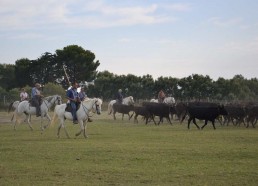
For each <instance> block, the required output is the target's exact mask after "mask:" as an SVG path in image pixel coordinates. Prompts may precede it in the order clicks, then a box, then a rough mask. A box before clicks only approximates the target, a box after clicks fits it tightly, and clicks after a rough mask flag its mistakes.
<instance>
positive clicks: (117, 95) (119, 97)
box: [116, 89, 123, 104]
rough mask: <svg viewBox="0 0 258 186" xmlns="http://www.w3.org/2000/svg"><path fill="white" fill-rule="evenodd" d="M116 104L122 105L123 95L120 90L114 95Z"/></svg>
mask: <svg viewBox="0 0 258 186" xmlns="http://www.w3.org/2000/svg"><path fill="white" fill-rule="evenodd" d="M116 102H117V103H120V104H122V103H123V94H122V89H119V90H118V92H117V94H116Z"/></svg>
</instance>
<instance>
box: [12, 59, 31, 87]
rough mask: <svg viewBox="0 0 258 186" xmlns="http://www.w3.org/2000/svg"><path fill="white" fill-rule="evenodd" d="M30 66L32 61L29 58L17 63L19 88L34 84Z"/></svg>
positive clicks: (16, 75) (16, 70) (16, 73)
mask: <svg viewBox="0 0 258 186" xmlns="http://www.w3.org/2000/svg"><path fill="white" fill-rule="evenodd" d="M30 64H31V61H30V60H29V59H28V58H22V59H19V60H17V61H16V62H15V78H16V83H17V86H18V87H24V86H26V85H32V84H33V81H32V79H31V77H30Z"/></svg>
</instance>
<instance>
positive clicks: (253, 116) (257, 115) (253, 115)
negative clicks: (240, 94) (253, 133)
mask: <svg viewBox="0 0 258 186" xmlns="http://www.w3.org/2000/svg"><path fill="white" fill-rule="evenodd" d="M257 119H258V105H252V106H249V107H248V111H247V119H246V120H247V125H246V128H248V127H249V122H251V124H252V126H253V128H255V125H256V122H257Z"/></svg>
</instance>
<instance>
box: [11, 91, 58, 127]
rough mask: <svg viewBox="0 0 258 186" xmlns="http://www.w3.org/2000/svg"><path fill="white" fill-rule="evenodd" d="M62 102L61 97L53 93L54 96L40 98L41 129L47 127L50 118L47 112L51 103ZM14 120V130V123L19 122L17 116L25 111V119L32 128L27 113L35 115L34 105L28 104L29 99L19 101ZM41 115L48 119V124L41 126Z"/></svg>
mask: <svg viewBox="0 0 258 186" xmlns="http://www.w3.org/2000/svg"><path fill="white" fill-rule="evenodd" d="M61 103H62V98H61V96H59V95H54V96H48V97H45V98H43V99H42V104H41V105H40V109H41V121H40V124H41V130H42V131H43V130H44V129H45V128H46V127H48V125H49V124H50V121H51V118H50V116H49V114H48V110H49V109H50V108H51V107H52V106H53V104H55V105H59V104H61ZM15 113H16V116H17V117H16V121H15V124H14V130H16V124H17V123H20V120H19V117H20V116H21V115H22V114H23V113H25V114H26V121H27V123H28V124H29V127H30V129H31V130H33V128H32V126H31V123H30V119H29V115H36V107H33V106H31V105H30V103H29V101H22V102H20V103H19V105H18V107H17V109H16V112H15ZM43 117H47V119H48V124H47V125H46V126H44V127H43V125H42V123H43V121H42V120H43Z"/></svg>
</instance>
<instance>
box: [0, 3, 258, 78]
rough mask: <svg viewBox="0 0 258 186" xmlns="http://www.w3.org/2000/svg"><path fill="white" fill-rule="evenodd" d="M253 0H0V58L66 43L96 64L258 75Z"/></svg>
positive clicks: (33, 55)
mask: <svg viewBox="0 0 258 186" xmlns="http://www.w3.org/2000/svg"><path fill="white" fill-rule="evenodd" d="M257 10H258V0H177V1H174V0H94V1H93V0H59V1H58V0H19V1H17V0H0V63H1V64H3V63H7V64H14V63H15V61H16V60H17V59H21V58H29V59H37V58H38V57H40V56H41V55H42V54H43V53H45V52H51V53H55V50H56V49H62V48H63V47H65V46H67V45H73V44H75V45H79V46H81V47H83V48H84V49H85V50H90V51H92V52H93V53H95V55H96V60H99V61H100V66H99V67H98V69H97V70H98V71H104V70H108V71H109V72H112V73H114V74H118V75H121V74H125V75H127V74H128V73H130V74H134V75H137V76H142V75H146V74H150V75H152V76H153V78H157V77H160V76H163V77H168V76H171V77H177V78H183V77H188V76H189V75H192V74H202V75H209V76H210V77H211V78H212V79H214V80H217V78H218V77H224V78H226V79H230V78H233V77H234V75H236V74H241V75H243V76H244V77H245V78H248V79H249V78H254V77H256V78H257V77H258V11H257Z"/></svg>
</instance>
